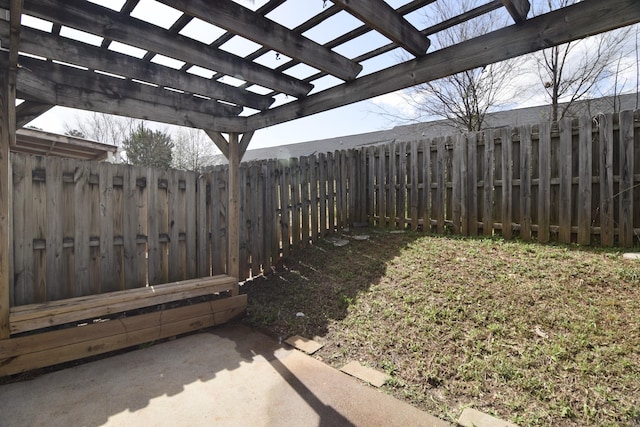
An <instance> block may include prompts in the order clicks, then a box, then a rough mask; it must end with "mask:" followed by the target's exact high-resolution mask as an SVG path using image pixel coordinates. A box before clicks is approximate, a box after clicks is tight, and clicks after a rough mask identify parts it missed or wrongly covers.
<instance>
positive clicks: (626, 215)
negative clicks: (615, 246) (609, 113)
mask: <svg viewBox="0 0 640 427" xmlns="http://www.w3.org/2000/svg"><path fill="white" fill-rule="evenodd" d="M633 140H634V135H633V111H622V112H621V113H620V187H619V190H618V194H619V205H618V206H619V207H618V209H619V212H620V220H619V221H618V222H619V224H620V225H619V229H620V231H619V237H618V238H619V241H620V246H622V247H629V246H633V235H634V230H633V178H634V176H633Z"/></svg>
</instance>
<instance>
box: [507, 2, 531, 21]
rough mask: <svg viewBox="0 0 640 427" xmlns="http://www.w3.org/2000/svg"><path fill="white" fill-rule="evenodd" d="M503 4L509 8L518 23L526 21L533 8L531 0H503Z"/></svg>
mask: <svg viewBox="0 0 640 427" xmlns="http://www.w3.org/2000/svg"><path fill="white" fill-rule="evenodd" d="M502 4H504V7H506V8H507V10H508V11H509V14H510V15H511V17H512V18H513V20H514V21H515V22H516V24H520V23H522V22H524V21H525V20H526V19H527V15H528V14H529V10H530V9H531V4H530V3H529V0H502Z"/></svg>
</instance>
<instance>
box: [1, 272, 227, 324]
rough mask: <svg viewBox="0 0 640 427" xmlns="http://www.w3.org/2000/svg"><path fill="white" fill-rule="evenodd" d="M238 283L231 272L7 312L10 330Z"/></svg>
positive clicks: (199, 293) (145, 304) (73, 319)
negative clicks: (228, 274)
mask: <svg viewBox="0 0 640 427" xmlns="http://www.w3.org/2000/svg"><path fill="white" fill-rule="evenodd" d="M237 283H238V282H237V280H236V279H235V278H233V277H231V276H227V275H217V276H212V277H206V278H200V279H191V280H183V281H180V282H173V283H165V284H162V285H154V286H147V287H144V288H136V289H129V290H126V291H116V292H109V293H104V294H99V295H89V296H83V297H76V298H68V299H64V300H59V301H51V302H47V303H43V304H29V305H22V306H17V307H12V308H11V310H10V314H9V322H10V329H11V334H18V333H21V332H27V331H33V330H35V329H40V328H46V327H49V326H55V325H62V324H65V323H70V322H76V321H80V320H87V319H92V318H98V317H100V316H106V315H109V314H114V313H120V312H123V311H127V310H135V309H137V308H142V307H148V306H152V305H157V304H164V303H167V302H172V301H179V300H183V299H187V298H193V297H197V296H202V295H210V294H215V293H218V292H224V291H229V290H232V289H233V288H234V287H235V286H237Z"/></svg>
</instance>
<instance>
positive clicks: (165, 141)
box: [122, 124, 173, 169]
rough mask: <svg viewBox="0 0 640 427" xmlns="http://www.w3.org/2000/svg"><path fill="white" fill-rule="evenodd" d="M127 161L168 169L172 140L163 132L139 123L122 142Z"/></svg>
mask: <svg viewBox="0 0 640 427" xmlns="http://www.w3.org/2000/svg"><path fill="white" fill-rule="evenodd" d="M122 146H123V148H124V150H125V152H126V153H127V161H128V162H129V163H131V164H134V165H140V166H151V167H156V168H163V169H168V168H169V167H170V166H171V159H172V157H171V151H172V149H173V142H172V140H171V136H169V135H168V134H167V133H165V132H161V131H158V130H155V131H154V130H151V129H148V128H145V127H144V125H143V124H140V125H139V126H138V128H137V129H136V130H135V131H133V132H131V134H130V135H129V137H128V138H127V139H125V140H124V142H123V144H122Z"/></svg>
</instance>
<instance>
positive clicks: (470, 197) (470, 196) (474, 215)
mask: <svg viewBox="0 0 640 427" xmlns="http://www.w3.org/2000/svg"><path fill="white" fill-rule="evenodd" d="M466 165H467V168H466V173H467V183H466V186H467V191H466V198H467V229H468V233H467V234H469V235H471V236H477V235H478V135H477V134H476V133H475V132H474V133H470V134H469V135H468V137H467V157H466Z"/></svg>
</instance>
